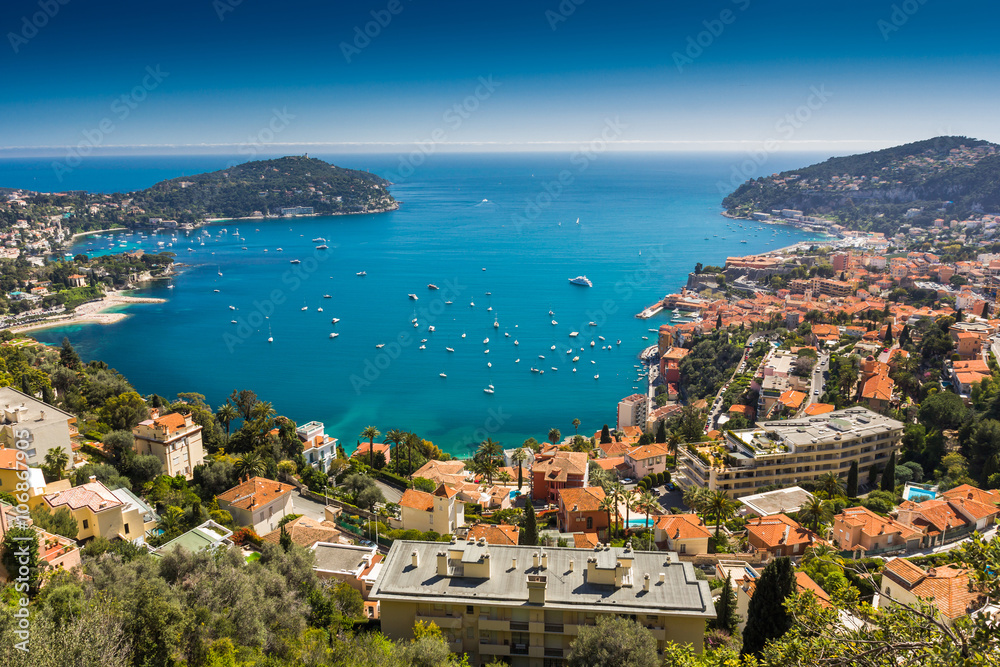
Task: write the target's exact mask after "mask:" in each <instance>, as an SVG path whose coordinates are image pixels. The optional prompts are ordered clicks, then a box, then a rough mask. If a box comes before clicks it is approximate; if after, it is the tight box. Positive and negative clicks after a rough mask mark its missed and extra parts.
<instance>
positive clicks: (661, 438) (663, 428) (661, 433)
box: [656, 420, 667, 444]
mask: <svg viewBox="0 0 1000 667" xmlns="http://www.w3.org/2000/svg"><path fill="white" fill-rule="evenodd" d="M656 441H657V442H658V443H661V444H662V443H664V442H666V441H667V423H666V422H665V421H663V420H660V425H659V426H657V427H656Z"/></svg>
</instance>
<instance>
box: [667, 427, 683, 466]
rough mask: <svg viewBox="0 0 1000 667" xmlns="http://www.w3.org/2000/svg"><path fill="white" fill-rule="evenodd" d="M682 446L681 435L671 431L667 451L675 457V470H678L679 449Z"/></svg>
mask: <svg viewBox="0 0 1000 667" xmlns="http://www.w3.org/2000/svg"><path fill="white" fill-rule="evenodd" d="M680 445H681V434H680V433H678V432H677V431H670V435H669V436H667V451H669V452H670V454H671V455H672V456H673V457H674V470H677V448H678V447H680Z"/></svg>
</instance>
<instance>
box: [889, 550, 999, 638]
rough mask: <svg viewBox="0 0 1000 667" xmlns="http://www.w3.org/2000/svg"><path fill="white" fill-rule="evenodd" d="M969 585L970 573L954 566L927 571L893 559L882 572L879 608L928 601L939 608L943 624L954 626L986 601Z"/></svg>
mask: <svg viewBox="0 0 1000 667" xmlns="http://www.w3.org/2000/svg"><path fill="white" fill-rule="evenodd" d="M970 583H971V580H970V578H969V571H968V570H964V569H961V568H958V567H955V566H953V565H945V566H943V567H932V568H931V569H929V570H924V569H922V568H920V567H918V566H917V565H915V564H913V563H911V562H910V561H908V560H906V559H904V558H893V559H892V560H890V561H889V562H887V563H886V564H885V568H883V570H882V587H881V593H882V595H881V596H880V597H879V604H878V606H879V607H886V606H888V605H891V604H894V603H893V600H894V601H895V602H898V603H900V604H906V605H914V606H915V605H916V604H917V602H918V600H924V601H929V602H931V603H932V604H933V605H934V606H935V607H936V608H937V612H938V617H939V618H940V619H941V621H943V622H944V623H945V624H946V625H948V626H951V625H952V624H953V623H954V622H955V621H956V620H958V619H960V618H963V617H965V616H967V615H968V614H969V613H970V612H972V611H975V610H976V609H977V608H979V607H980V606H982V603H983V601H984V600H985V596H984V595H983V594H982V593H980V592H978V591H976V590H975V589H970V587H969V584H970ZM889 598H891V599H892V600H890V599H889Z"/></svg>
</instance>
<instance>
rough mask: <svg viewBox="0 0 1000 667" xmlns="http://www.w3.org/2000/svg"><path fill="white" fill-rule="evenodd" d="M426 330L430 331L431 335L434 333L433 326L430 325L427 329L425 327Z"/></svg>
mask: <svg viewBox="0 0 1000 667" xmlns="http://www.w3.org/2000/svg"><path fill="white" fill-rule="evenodd" d="M427 330H428V331H430V332H431V333H433V332H434V325H433V324H432V325H430V326H429V327H427Z"/></svg>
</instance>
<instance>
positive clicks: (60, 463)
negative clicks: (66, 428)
mask: <svg viewBox="0 0 1000 667" xmlns="http://www.w3.org/2000/svg"><path fill="white" fill-rule="evenodd" d="M68 465H69V455H68V454H67V453H66V450H65V449H63V448H62V447H53V448H52V449H50V450H49V451H47V452H46V453H45V465H43V466H42V469H43V472H44V473H45V476H46V477H50V478H54V479H53V480H52V481H54V482H56V481H59V480H60V479H62V476H63V472H64V471H65V470H66V466H68Z"/></svg>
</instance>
